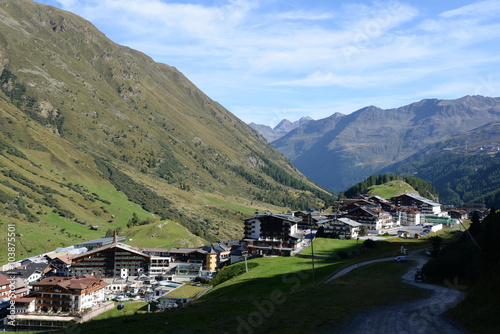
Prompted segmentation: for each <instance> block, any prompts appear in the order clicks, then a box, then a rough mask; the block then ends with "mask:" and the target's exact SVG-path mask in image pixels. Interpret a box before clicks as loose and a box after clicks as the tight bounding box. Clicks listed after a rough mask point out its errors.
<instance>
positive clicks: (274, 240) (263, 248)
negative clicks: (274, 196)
mask: <svg viewBox="0 0 500 334" xmlns="http://www.w3.org/2000/svg"><path fill="white" fill-rule="evenodd" d="M301 221H302V219H301V218H298V217H295V216H294V215H284V214H271V213H265V214H259V213H256V214H255V216H253V217H252V218H249V219H245V220H244V222H245V232H244V233H245V236H244V238H243V244H244V246H243V247H244V248H245V249H246V250H247V251H248V253H249V255H281V256H289V255H291V253H292V252H293V251H294V250H296V249H297V247H298V245H299V244H300V243H301V242H302V240H303V238H304V233H303V232H301V231H300V230H299V229H298V223H299V222H301Z"/></svg>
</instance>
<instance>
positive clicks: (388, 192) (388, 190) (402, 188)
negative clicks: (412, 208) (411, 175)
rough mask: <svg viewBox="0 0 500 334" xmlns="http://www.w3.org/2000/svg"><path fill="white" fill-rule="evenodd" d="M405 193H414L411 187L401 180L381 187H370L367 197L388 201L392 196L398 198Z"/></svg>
mask: <svg viewBox="0 0 500 334" xmlns="http://www.w3.org/2000/svg"><path fill="white" fill-rule="evenodd" d="M407 192H416V191H415V189H413V187H412V186H410V185H409V184H408V183H406V182H404V181H401V180H394V181H390V182H387V183H384V184H381V185H376V186H371V187H370V188H368V195H370V196H380V197H382V198H385V199H389V198H391V197H394V196H399V195H401V194H405V193H407Z"/></svg>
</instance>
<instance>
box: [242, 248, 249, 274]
mask: <svg viewBox="0 0 500 334" xmlns="http://www.w3.org/2000/svg"><path fill="white" fill-rule="evenodd" d="M241 255H242V256H243V257H244V258H245V272H248V264H247V257H248V251H242V252H241Z"/></svg>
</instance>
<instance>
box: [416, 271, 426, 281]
mask: <svg viewBox="0 0 500 334" xmlns="http://www.w3.org/2000/svg"><path fill="white" fill-rule="evenodd" d="M423 280H424V274H423V273H422V269H417V270H416V271H415V282H422V281H423Z"/></svg>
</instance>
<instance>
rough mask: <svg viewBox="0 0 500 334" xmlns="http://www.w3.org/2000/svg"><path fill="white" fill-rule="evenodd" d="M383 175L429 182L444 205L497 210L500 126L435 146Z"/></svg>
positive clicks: (499, 192) (499, 123) (466, 133)
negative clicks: (479, 204)
mask: <svg viewBox="0 0 500 334" xmlns="http://www.w3.org/2000/svg"><path fill="white" fill-rule="evenodd" d="M384 172H393V173H398V174H410V175H415V176H418V177H420V178H423V179H425V180H428V181H430V182H431V183H432V184H433V185H434V186H435V187H436V189H437V190H438V191H439V194H440V198H441V200H442V201H443V203H447V204H455V205H460V204H463V203H476V202H477V203H485V204H486V205H487V206H488V207H496V208H498V207H500V122H494V123H490V124H487V125H484V126H482V127H479V128H477V129H473V130H471V131H468V132H464V133H461V134H460V135H457V136H454V137H452V138H450V139H448V140H445V141H442V142H439V143H436V144H434V145H431V146H429V147H426V148H425V149H424V150H422V151H420V152H418V153H416V154H413V155H412V156H410V157H408V158H407V159H405V160H403V161H401V162H399V163H397V164H394V165H391V166H388V167H387V168H385V169H384Z"/></svg>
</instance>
